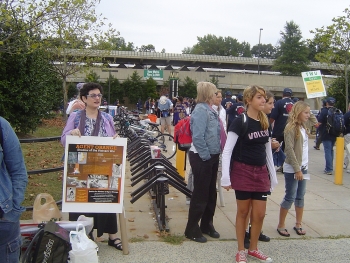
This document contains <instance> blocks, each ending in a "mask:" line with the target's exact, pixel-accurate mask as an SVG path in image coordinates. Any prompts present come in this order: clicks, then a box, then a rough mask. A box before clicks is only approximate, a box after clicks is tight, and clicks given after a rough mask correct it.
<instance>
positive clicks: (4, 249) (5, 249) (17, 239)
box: [0, 219, 22, 263]
mask: <svg viewBox="0 0 350 263" xmlns="http://www.w3.org/2000/svg"><path fill="white" fill-rule="evenodd" d="M21 245H22V238H21V234H20V227H19V221H17V222H10V221H5V220H2V219H0V259H1V262H4V263H18V262H19V256H20V251H21Z"/></svg>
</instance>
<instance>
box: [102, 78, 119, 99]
mask: <svg viewBox="0 0 350 263" xmlns="http://www.w3.org/2000/svg"><path fill="white" fill-rule="evenodd" d="M109 81H110V82H109ZM109 85H111V102H110V103H111V104H114V103H115V101H116V100H117V99H118V100H119V103H122V102H124V99H123V98H124V89H123V87H122V85H121V84H120V81H119V80H118V79H117V78H115V77H113V75H111V78H110V79H109V78H108V79H107V81H106V83H104V84H103V89H104V93H105V94H107V92H108V89H109Z"/></svg>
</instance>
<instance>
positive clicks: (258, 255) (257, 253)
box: [236, 249, 272, 262]
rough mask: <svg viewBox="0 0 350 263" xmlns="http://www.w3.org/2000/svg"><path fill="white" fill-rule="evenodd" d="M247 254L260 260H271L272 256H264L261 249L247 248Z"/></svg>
mask: <svg viewBox="0 0 350 263" xmlns="http://www.w3.org/2000/svg"><path fill="white" fill-rule="evenodd" d="M248 256H250V257H252V258H254V259H257V260H259V261H260V262H272V258H270V257H268V256H266V255H265V254H264V253H263V252H262V251H260V250H259V249H257V250H252V251H250V250H248ZM236 257H237V256H236ZM243 262H244V261H243Z"/></svg>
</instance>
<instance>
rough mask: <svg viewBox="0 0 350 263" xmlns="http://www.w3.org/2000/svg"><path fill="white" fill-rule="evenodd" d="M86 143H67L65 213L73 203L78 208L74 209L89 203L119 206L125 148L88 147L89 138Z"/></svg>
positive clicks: (89, 145)
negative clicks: (66, 205) (66, 204)
mask: <svg viewBox="0 0 350 263" xmlns="http://www.w3.org/2000/svg"><path fill="white" fill-rule="evenodd" d="M82 137H83V136H82ZM74 139H76V138H74ZM96 139H103V138H102V137H99V138H96ZM107 140H108V138H107ZM101 141H102V140H101ZM110 141H111V140H110V138H109V142H110ZM115 141H117V140H115ZM115 141H113V142H115ZM86 142H87V143H69V144H68V143H67V144H68V145H67V147H66V154H67V158H66V160H65V170H64V184H65V188H64V190H65V193H64V199H65V200H64V201H66V202H67V203H68V204H69V205H68V207H70V208H69V210H73V209H72V207H73V206H72V205H73V204H74V203H76V204H77V205H80V206H76V207H77V209H80V207H82V206H84V204H89V203H91V204H93V203H101V204H102V203H103V204H108V203H110V204H120V202H121V188H122V186H123V188H124V185H123V182H122V180H124V176H125V171H124V167H125V166H124V165H123V161H125V151H126V150H125V146H124V145H122V146H118V145H103V144H101V145H100V144H91V139H90V140H89V141H86ZM123 142H124V141H123ZM125 145H126V143H125ZM63 205H64V204H63ZM84 209H85V208H84ZM91 209H92V208H91ZM75 211H78V210H76V209H75Z"/></svg>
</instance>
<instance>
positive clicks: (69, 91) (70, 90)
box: [60, 83, 78, 99]
mask: <svg viewBox="0 0 350 263" xmlns="http://www.w3.org/2000/svg"><path fill="white" fill-rule="evenodd" d="M67 94H68V95H67V97H68V99H70V98H73V97H74V95H77V94H78V90H77V86H76V85H75V84H74V83H69V84H68V87H67ZM60 96H61V97H62V92H61V95H60Z"/></svg>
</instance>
